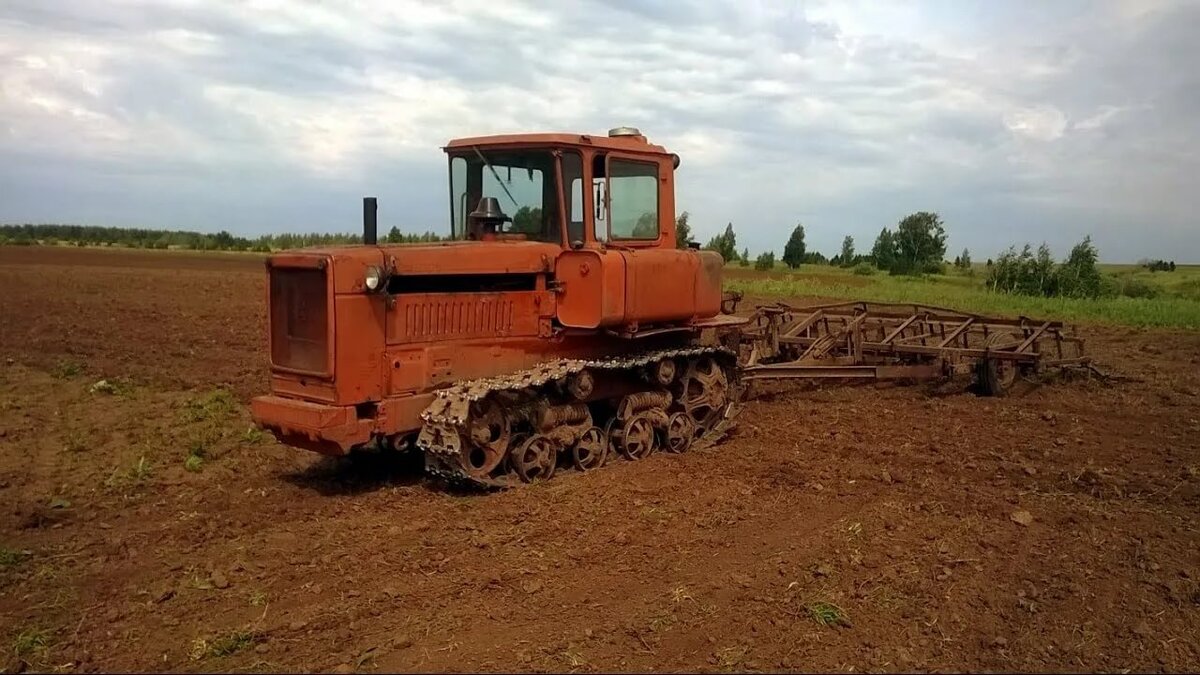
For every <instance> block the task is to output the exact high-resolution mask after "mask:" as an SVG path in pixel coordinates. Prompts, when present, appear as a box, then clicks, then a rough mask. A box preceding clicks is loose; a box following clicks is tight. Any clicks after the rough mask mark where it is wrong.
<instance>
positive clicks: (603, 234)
mask: <svg viewBox="0 0 1200 675" xmlns="http://www.w3.org/2000/svg"><path fill="white" fill-rule="evenodd" d="M604 160H605V157H604V155H596V157H595V159H593V160H592V207H593V209H594V210H595V213H593V214H592V216H593V218H592V220H593V221H594V222H595V228H596V241H608V192H607V190H606V188H607V186H608V183H607V181H605V179H604V170H605V166H604Z"/></svg>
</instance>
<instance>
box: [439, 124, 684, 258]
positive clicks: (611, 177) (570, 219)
mask: <svg viewBox="0 0 1200 675" xmlns="http://www.w3.org/2000/svg"><path fill="white" fill-rule="evenodd" d="M445 150H446V153H447V154H448V155H449V158H450V214H451V216H450V221H451V233H452V236H453V238H454V239H461V240H474V241H514V240H515V241H539V242H545V243H552V244H558V245H560V246H562V247H564V248H572V249H579V248H597V247H600V246H601V245H605V244H614V245H619V246H622V247H631V248H655V247H667V248H674V247H675V221H674V213H675V203H674V169H675V168H676V167H677V166H678V165H679V157H678V156H677V155H674V154H671V153H668V152H667V151H666V150H665V149H663V148H662V146H658V145H653V144H651V143H649V142H648V141H647V140H646V137H645V136H643V135H642V134H641V132H639V131H638V130H637V129H634V128H631V127H618V128H616V129H612V130H611V131H609V133H608V135H607V136H600V137H597V136H589V135H579V134H520V135H512V136H485V137H478V138H463V139H457V140H453V141H451V142H450V143H449V144H448V145H447V146H446V147H445Z"/></svg>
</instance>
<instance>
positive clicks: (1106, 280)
mask: <svg viewBox="0 0 1200 675" xmlns="http://www.w3.org/2000/svg"><path fill="white" fill-rule="evenodd" d="M1100 291H1101V294H1102V295H1106V296H1119V297H1124V298H1156V297H1158V293H1159V289H1158V287H1157V286H1154V285H1153V284H1150V283H1147V282H1145V281H1143V280H1142V279H1139V278H1138V277H1136V276H1134V275H1132V274H1109V275H1106V276H1104V277H1103V279H1102V280H1101V282H1100Z"/></svg>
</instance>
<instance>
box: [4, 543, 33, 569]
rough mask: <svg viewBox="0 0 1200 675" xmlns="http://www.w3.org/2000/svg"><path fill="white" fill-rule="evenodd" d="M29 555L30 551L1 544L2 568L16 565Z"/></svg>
mask: <svg viewBox="0 0 1200 675" xmlns="http://www.w3.org/2000/svg"><path fill="white" fill-rule="evenodd" d="M27 557H29V552H28V551H18V550H16V549H12V548H8V547H7V546H0V568H5V567H16V566H17V565H19V564H20V563H21V561H22V560H24V559H25V558H27Z"/></svg>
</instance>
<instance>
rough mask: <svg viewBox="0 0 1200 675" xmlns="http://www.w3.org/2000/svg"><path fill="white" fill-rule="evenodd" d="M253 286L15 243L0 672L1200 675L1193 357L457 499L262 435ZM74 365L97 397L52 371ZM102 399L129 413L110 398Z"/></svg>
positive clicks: (834, 412)
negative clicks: (192, 468) (81, 367)
mask: <svg viewBox="0 0 1200 675" xmlns="http://www.w3.org/2000/svg"><path fill="white" fill-rule="evenodd" d="M733 269H734V270H735V272H736V270H737V269H738V268H733ZM802 273H804V274H809V273H813V274H819V273H820V270H819V269H814V270H811V271H810V270H807V269H806V270H803V272H802ZM779 274H792V272H782V271H781V272H779ZM265 280H266V273H265V272H264V269H263V264H262V258H261V257H258V256H253V255H242V254H219V255H200V254H191V253H183V252H168V253H154V252H142V251H124V250H90V249H75V248H74V247H71V248H66V247H56V246H36V247H23V249H22V250H19V251H15V252H14V250H13V248H12V247H6V246H0V286H3V287H4V292H3V293H0V325H2V326H3V327H4V328H3V330H0V354H2V355H4V357H5V358H11V359H13V363H12V364H10V365H9V366H8V367H6V368H4V369H3V370H2V372H0V429H3V430H5V432H6V434H7V436H6V437H5V438H4V441H3V443H4V444H7V445H6V447H12V448H16V449H18V450H19V451H17V452H8V453H0V486H4V492H3V496H4V500H3V504H4V508H3V510H2V511H0V586H3V588H2V589H0V590H4V591H5V592H4V593H0V625H3V626H5V627H6V628H8V631H7V632H5V633H4V635H3V636H2V637H3V639H4V640H5V643H4V644H3V649H4V657H0V659H2V660H0V666H5V667H9V664H10V663H12V662H13V661H14V657H13V656H12V655H14V654H15V653H16V650H17V649H20V650H22V653H24V654H25V656H24V657H22V659H21V660H22V662H28V664H29V665H28V666H20V667H25V668H27V669H28V670H38V671H41V670H53V669H56V668H59V667H63V669H64V670H70V671H71V672H110V671H139V672H140V671H156V670H163V669H173V670H206V671H207V670H221V671H230V672H247V671H254V670H263V669H270V670H282V671H299V670H326V671H328V670H332V669H334V668H335V667H337V668H339V669H340V672H351V671H353V670H354V669H355V668H358V669H359V670H362V671H369V672H397V671H405V672H408V671H415V670H429V671H449V670H453V671H472V672H477V671H487V672H493V671H512V670H516V669H520V670H523V671H535V670H536V671H566V670H570V671H600V672H609V671H639V672H641V671H651V670H653V671H662V670H681V671H682V670H686V671H694V670H698V669H704V670H722V671H737V670H753V669H759V670H819V671H830V672H832V671H845V670H849V669H850V668H851V667H853V668H854V669H855V670H867V669H870V670H905V671H911V670H923V671H924V670H939V671H972V672H981V671H991V672H994V671H997V670H1004V671H1022V672H1025V671H1039V672H1041V671H1054V670H1062V669H1071V670H1079V671H1104V672H1109V671H1117V670H1125V669H1128V670H1132V671H1138V672H1144V671H1150V670H1153V671H1167V672H1182V671H1188V670H1194V669H1195V664H1196V663H1200V647H1198V646H1197V645H1196V644H1195V641H1194V640H1190V639H1188V638H1189V636H1191V635H1195V634H1197V633H1198V632H1200V614H1198V613H1197V612H1195V611H1194V610H1195V609H1196V608H1197V607H1198V606H1200V587H1198V586H1200V585H1198V584H1197V581H1196V578H1197V576H1200V573H1198V572H1197V559H1196V554H1195V552H1196V551H1197V550H1200V533H1197V532H1196V531H1195V528H1194V527H1191V525H1190V524H1191V523H1193V522H1194V521H1195V512H1196V504H1197V503H1200V501H1198V500H1200V448H1197V447H1196V444H1195V442H1194V441H1193V440H1192V439H1194V438H1196V434H1197V432H1200V398H1198V397H1196V396H1191V395H1187V394H1185V393H1182V392H1184V391H1185V390H1190V391H1195V390H1198V388H1200V372H1198V371H1197V370H1196V368H1195V367H1194V365H1190V364H1193V363H1194V359H1195V358H1196V354H1200V333H1198V332H1194V331H1193V332H1188V331H1164V330H1148V329H1129V328H1121V329H1117V328H1111V327H1106V326H1100V325H1085V326H1081V327H1080V329H1079V333H1080V334H1081V336H1083V337H1085V338H1086V339H1087V341H1088V342H1087V345H1088V350H1089V351H1090V352H1091V353H1092V354H1093V356H1095V357H1096V358H1098V359H1100V361H1101V362H1102V364H1111V363H1125V364H1127V365H1128V368H1129V370H1130V371H1135V372H1137V373H1138V374H1139V375H1144V376H1146V377H1145V378H1144V381H1142V382H1131V383H1124V382H1122V383H1112V384H1110V385H1109V386H1100V385H1099V384H1098V383H1097V382H1095V381H1088V380H1080V381H1072V382H1063V383H1053V384H1045V385H1037V386H1034V385H1032V384H1031V385H1030V386H1029V388H1028V389H1027V390H1023V391H1022V392H1021V393H1020V395H1015V396H1008V397H1003V398H995V399H988V398H981V397H978V396H975V395H974V394H972V393H970V392H966V391H962V392H945V393H943V392H939V393H938V394H937V395H936V396H930V394H929V392H928V391H926V390H923V389H922V388H921V387H901V386H893V387H879V388H876V387H855V386H850V387H824V388H816V389H813V388H806V387H796V386H791V385H770V386H765V387H762V389H763V393H764V396H763V398H761V399H756V400H754V401H750V402H748V403H747V405H746V408H745V411H744V412H743V413H742V416H741V417H740V418H739V425H740V433H738V434H735V435H734V436H733V437H732V438H731V439H729V440H728V441H727V442H725V443H723V444H721V445H719V446H717V447H714V448H712V449H708V450H705V451H703V452H697V453H684V454H682V455H669V456H668V455H667V454H666V453H662V454H658V455H651V456H650V457H648V458H646V459H644V460H642V461H640V462H636V463H631V462H626V461H624V460H622V459H620V458H619V457H614V458H613V459H612V460H610V464H609V466H606V467H604V468H603V469H600V470H597V471H595V472H591V473H589V474H584V475H581V474H578V473H577V472H575V471H573V470H570V469H569V468H567V467H565V466H562V467H560V470H561V471H562V474H561V475H559V476H558V477H556V478H555V479H554V480H553V481H551V482H550V483H547V484H545V485H544V486H537V487H531V488H527V489H525V488H521V489H516V490H511V491H508V492H501V493H495V494H463V493H461V492H457V491H454V490H446V489H443V488H440V487H438V486H436V485H433V484H431V483H429V482H427V481H426V480H424V479H423V478H422V475H421V472H420V470H419V467H418V468H417V470H415V471H413V470H411V469H410V468H409V467H408V466H407V465H406V464H405V463H404V462H397V463H395V464H393V463H390V462H389V461H381V462H377V463H370V464H360V463H359V462H356V461H343V460H333V459H329V458H324V457H319V456H316V455H313V454H310V453H307V452H304V451H298V450H293V449H290V448H286V447H283V446H280V445H278V444H276V443H274V442H273V440H272V439H271V438H270V436H269V435H268V436H264V437H262V438H257V437H256V436H254V435H253V434H247V429H249V428H251V427H252V426H253V423H252V420H251V419H250V411H249V405H248V404H249V401H250V399H251V398H252V397H253V396H255V395H257V394H261V393H265V392H267V391H268V390H269V388H270V379H269V376H268V373H269V370H268V359H269V357H268V355H267V353H266V349H265V346H266V342H265V340H266V337H265V336H266V334H267V326H266V321H265V315H266V313H265V311H264V310H265V308H264V298H265V296H266V288H265ZM763 300H764V301H767V300H768V299H763ZM819 300H821V299H790V301H791V302H793V303H796V304H801V303H804V302H808V301H814V302H815V301H819ZM1047 318H1056V317H1047ZM1146 341H1153V342H1155V343H1156V344H1158V345H1160V346H1161V353H1155V354H1150V353H1145V352H1141V351H1140V350H1139V349H1138V346H1139V345H1140V344H1142V343H1143V342H1146ZM64 359H70V360H74V361H77V362H80V363H86V364H87V371H86V372H87V373H88V374H89V375H88V379H77V380H72V381H64V380H62V379H59V378H56V377H54V376H53V375H52V374H51V369H52V368H53V367H54V366H55V364H57V363H59V362H61V361H62V360H64ZM1180 364H1184V365H1183V366H1181V365H1180ZM99 378H104V379H106V380H107V381H109V382H110V383H124V382H126V381H132V382H137V383H138V386H137V388H136V390H134V392H133V393H132V394H131V395H128V396H126V395H112V396H108V395H98V394H92V393H91V392H89V386H90V384H91V383H93V382H94V381H95V380H97V379H99ZM123 392H124V390H123V389H122V393H123ZM220 392H226V393H220ZM1160 392H1168V393H1171V396H1170V397H1169V402H1168V401H1167V400H1164V399H1162V398H1161V397H1160V396H1159V395H1158V394H1159V393H1160ZM209 400H211V401H217V402H222V401H223V402H224V403H221V405H219V406H217V407H216V408H213V412H206V413H204V414H205V415H207V418H206V419H204V420H202V421H200V420H194V419H193V418H194V412H195V410H196V407H195V402H196V401H209ZM1046 411H1053V417H1052V419H1049V420H1046V419H1043V417H1042V413H1043V412H1046ZM79 439H84V440H86V441H87V444H88V445H89V450H88V452H84V453H75V452H66V451H64V448H66V447H68V446H69V445H71V443H79V442H80V440H79ZM190 448H195V449H196V451H197V452H203V453H205V459H204V464H203V470H202V471H199V472H188V471H186V470H185V469H184V466H183V464H184V457H185V454H186V453H188V452H189V451H190V450H189V449H190ZM1046 450H1049V452H1046ZM143 458H144V459H145V461H144V462H143V461H141V460H142V459H143ZM1027 467H1028V468H1032V469H1034V470H1035V472H1034V473H1030V472H1029V471H1027ZM889 478H890V481H891V482H890V486H889V483H888V479H889ZM905 478H907V479H908V482H907V483H905V482H904V480H905ZM898 485H904V486H905V487H904V488H899V487H895V486H898ZM58 496H61V497H63V498H65V499H68V500H69V501H70V502H72V505H71V506H70V507H69V508H48V506H47V505H48V504H49V503H50V500H52V499H53V498H55V497H58ZM39 509H40V511H39ZM1022 511H1024V512H1026V513H1028V514H1029V521H1028V522H1027V523H1025V524H1024V525H1022V524H1020V523H1019V522H1018V521H1017V520H1013V518H1012V516H1013V515H1014V514H1015V513H1020V512H1022ZM31 514H35V515H34V517H32V518H30V517H29V516H30V515H31ZM1033 514H1036V521H1037V522H1036V523H1035V522H1033V521H1034V519H1035V518H1034V515H1033ZM1010 521H1011V522H1010ZM27 522H28V523H30V524H32V525H34V526H33V527H28V528H26V529H22V525H23V524H24V523H27ZM1035 524H1038V525H1040V526H1039V527H1033V525H1035ZM481 543H485V544H486V546H481V545H480V544H481ZM26 550H29V551H33V552H34V554H33V555H31V556H25V555H23V554H21V552H22V551H26ZM823 565H824V566H826V569H825V570H822V566H823ZM214 570H219V571H220V573H221V574H220V576H222V577H224V578H225V581H226V582H228V585H227V586H226V587H225V588H224V589H218V584H217V583H216V581H217V580H218V579H217V578H216V577H215V576H214V575H213V571H214ZM817 570H822V571H825V572H826V574H824V575H823V576H822V575H818V574H816V571H817ZM1184 573H1186V574H1184ZM251 579H253V582H252V583H251V581H250V580H251ZM533 581H538V582H541V584H542V585H541V586H540V587H538V588H537V590H535V591H534V592H527V591H526V589H525V584H527V583H529V582H533ZM534 587H535V586H534V585H530V588H531V589H532V588H534ZM213 589H218V590H213ZM348 589H353V590H355V591H357V592H360V593H361V595H359V596H357V597H352V596H351V595H350V594H349V593H348V592H347V590H348ZM172 590H173V591H174V595H170V596H169V597H168V595H169V591H172ZM1019 592H1020V593H1023V595H1021V594H1019ZM162 598H166V599H165V600H160V599H162ZM156 601H158V602H156ZM816 617H820V618H821V621H817V620H816ZM851 619H853V626H854V627H853V628H846V627H845V626H846V624H848V623H849V622H850V620H851ZM822 622H823V623H822ZM833 626H838V628H834V627H833ZM1008 635H1013V636H1014V638H1012V639H1011V640H1010V639H1008V638H1007V636H1008ZM393 636H395V637H393ZM996 636H1004V637H1001V638H997V637H996ZM1017 636H1019V639H1018V637H1017ZM85 645H86V646H87V648H88V650H90V656H87V657H85V656H83V654H84V653H86V652H84V651H83V646H85ZM212 649H215V650H216V652H215V653H210V652H209V650H212ZM264 650H266V651H264ZM193 651H196V653H199V654H201V658H200V659H199V660H197V661H192V660H191V658H190V654H191V653H192V652H193ZM216 653H219V654H221V655H220V656H218V655H216ZM164 654H167V655H168V659H167V660H163V655H164ZM205 654H207V656H205ZM710 659H711V661H710ZM73 660H75V661H77V662H78V665H76V666H74V667H73V668H66V667H65V665H66V664H69V663H71V662H72V661H73ZM16 667H17V666H15V665H14V666H12V668H11V669H15V668H16Z"/></svg>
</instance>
